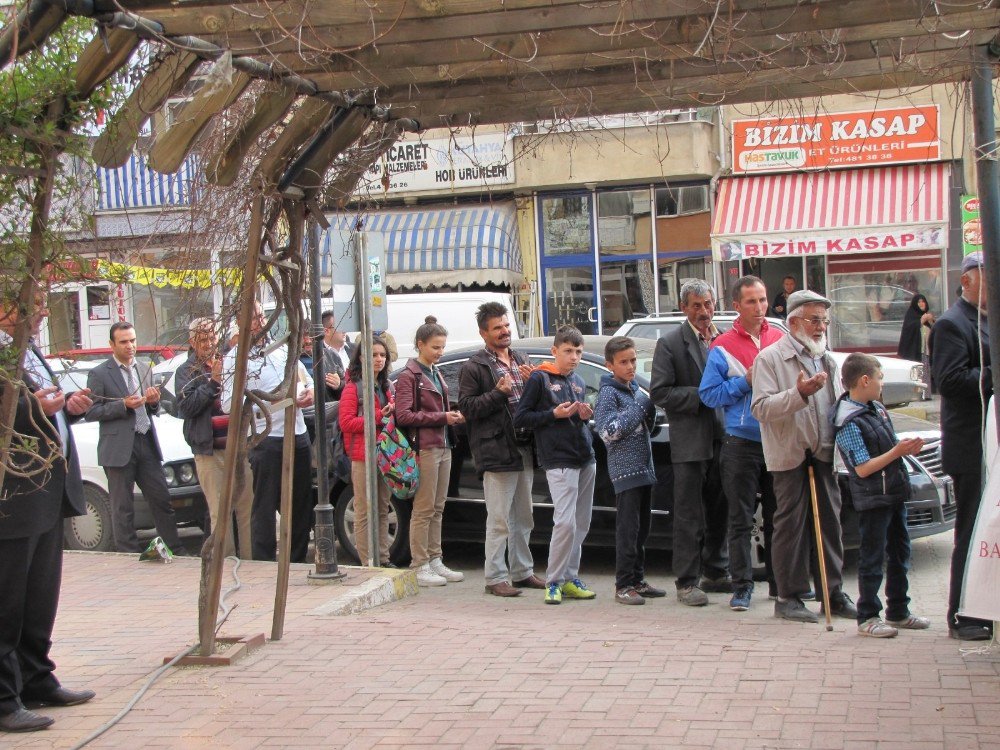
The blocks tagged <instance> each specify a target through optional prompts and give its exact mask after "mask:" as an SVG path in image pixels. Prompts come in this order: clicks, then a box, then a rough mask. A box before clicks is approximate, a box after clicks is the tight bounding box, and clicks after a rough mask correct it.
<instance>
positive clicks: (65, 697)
mask: <svg viewBox="0 0 1000 750" xmlns="http://www.w3.org/2000/svg"><path fill="white" fill-rule="evenodd" d="M95 695H97V693H95V692H94V691H93V690H70V689H69V688H64V687H62V686H60V687H57V688H56V689H55V690H50V691H49V692H47V693H41V694H38V695H22V696H21V700H22V701H23V702H24V705H25V706H27V707H28V708H41V707H42V706H79V705H80V704H81V703H86V702H87V701H89V700H90V699H91V698H93V697H94V696H95Z"/></svg>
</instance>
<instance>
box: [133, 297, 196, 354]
mask: <svg viewBox="0 0 1000 750" xmlns="http://www.w3.org/2000/svg"><path fill="white" fill-rule="evenodd" d="M132 294H133V297H132V312H133V314H134V316H135V320H134V321H132V323H133V324H134V325H135V334H136V338H137V339H138V340H137V342H136V343H138V344H139V345H141V346H145V345H151V344H164V345H171V346H180V347H183V346H186V344H187V340H188V330H187V326H188V323H190V322H191V321H192V320H194V319H195V318H200V317H203V316H204V317H211V316H212V294H211V290H209V289H183V288H178V287H172V286H166V287H163V288H162V289H159V288H157V287H154V286H139V285H133V286H132Z"/></svg>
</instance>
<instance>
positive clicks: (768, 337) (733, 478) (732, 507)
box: [698, 276, 783, 612]
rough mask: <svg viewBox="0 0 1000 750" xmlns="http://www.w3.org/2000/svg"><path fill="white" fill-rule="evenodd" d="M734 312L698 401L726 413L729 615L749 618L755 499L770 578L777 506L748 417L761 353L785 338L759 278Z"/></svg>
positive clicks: (740, 288)
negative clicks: (771, 320) (773, 321)
mask: <svg viewBox="0 0 1000 750" xmlns="http://www.w3.org/2000/svg"><path fill="white" fill-rule="evenodd" d="M733 308H734V309H735V310H736V312H738V313H739V317H738V318H737V319H736V320H735V321H734V322H733V327H732V328H731V329H729V330H728V331H726V332H725V333H724V334H722V335H721V336H719V337H718V338H716V339H715V341H713V342H712V349H711V351H710V352H709V353H708V362H706V364H705V373H704V375H703V376H702V378H701V386H700V387H699V388H698V395H699V396H700V397H701V400H702V402H703V403H704V404H705V405H706V406H709V407H711V408H713V409H718V408H722V409H723V410H724V412H725V417H726V437H725V439H724V441H723V444H722V457H721V464H722V488H723V490H724V491H725V494H726V499H727V500H728V502H729V572H730V574H731V575H732V577H733V596H732V599H730V601H729V607H730V609H732V610H734V611H736V612H745V611H746V610H748V609H749V608H750V597H751V595H752V594H753V563H752V561H751V555H750V552H751V539H750V535H751V533H752V532H753V521H754V514H755V512H756V509H757V493H758V492H759V493H760V495H761V503H762V505H763V510H764V543H765V557H764V561H765V564H766V565H767V577H768V580H769V581H770V582H771V585H772V588H773V582H774V576H773V574H772V573H771V556H770V552H769V549H770V546H771V525H772V519H773V517H774V508H775V505H776V501H775V498H774V488H773V487H772V485H771V475H770V474H769V473H768V471H767V469H766V467H765V466H764V448H763V446H762V444H761V439H760V423H759V422H758V421H757V420H756V419H755V418H754V416H753V414H751V413H750V396H751V395H752V388H751V385H750V383H751V378H752V371H753V363H754V360H755V359H756V358H757V355H758V354H759V353H760V352H761V350H762V349H764V348H766V347H768V346H770V345H771V344H773V343H774V342H776V341H777V340H778V339H780V338H781V337H782V335H783V334H782V333H781V331H779V330H778V329H776V328H772V327H771V326H769V325H768V323H767V320H766V319H765V316H766V315H767V289H766V288H765V287H764V282H763V281H761V280H760V279H759V278H757V277H756V276H744V277H743V278H741V279H739V280H738V281H737V282H736V286H735V287H734V288H733Z"/></svg>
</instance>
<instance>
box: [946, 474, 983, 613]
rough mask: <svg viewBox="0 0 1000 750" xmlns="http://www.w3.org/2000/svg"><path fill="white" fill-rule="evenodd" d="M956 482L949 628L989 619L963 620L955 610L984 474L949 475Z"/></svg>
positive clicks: (949, 590) (960, 595)
mask: <svg viewBox="0 0 1000 750" xmlns="http://www.w3.org/2000/svg"><path fill="white" fill-rule="evenodd" d="M951 479H952V481H953V482H954V483H955V548H954V549H953V550H952V553H951V585H950V586H949V588H948V627H955V626H956V625H985V626H986V627H991V626H992V623H990V622H989V621H988V620H980V619H979V618H977V617H962V616H959V614H958V608H959V605H960V604H961V601H962V583H963V582H964V580H965V563H966V560H967V559H968V557H969V545H970V544H971V543H972V532H973V530H974V529H975V526H976V515H977V514H978V513H979V502H980V500H981V499H982V496H983V473H982V472H981V471H976V472H969V473H967V474H952V475H951Z"/></svg>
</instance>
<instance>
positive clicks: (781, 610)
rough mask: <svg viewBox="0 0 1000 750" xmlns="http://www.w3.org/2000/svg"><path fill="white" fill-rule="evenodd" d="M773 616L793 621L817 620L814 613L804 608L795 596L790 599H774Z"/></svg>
mask: <svg viewBox="0 0 1000 750" xmlns="http://www.w3.org/2000/svg"><path fill="white" fill-rule="evenodd" d="M774 616H775V617H778V618H780V619H782V620H792V621H793V622H819V618H818V617H817V616H816V613H815V612H813V611H811V610H809V609H806V605H805V604H803V603H802V600H801V599H799V598H798V597H796V596H793V597H791V598H790V599H775V601H774Z"/></svg>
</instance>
